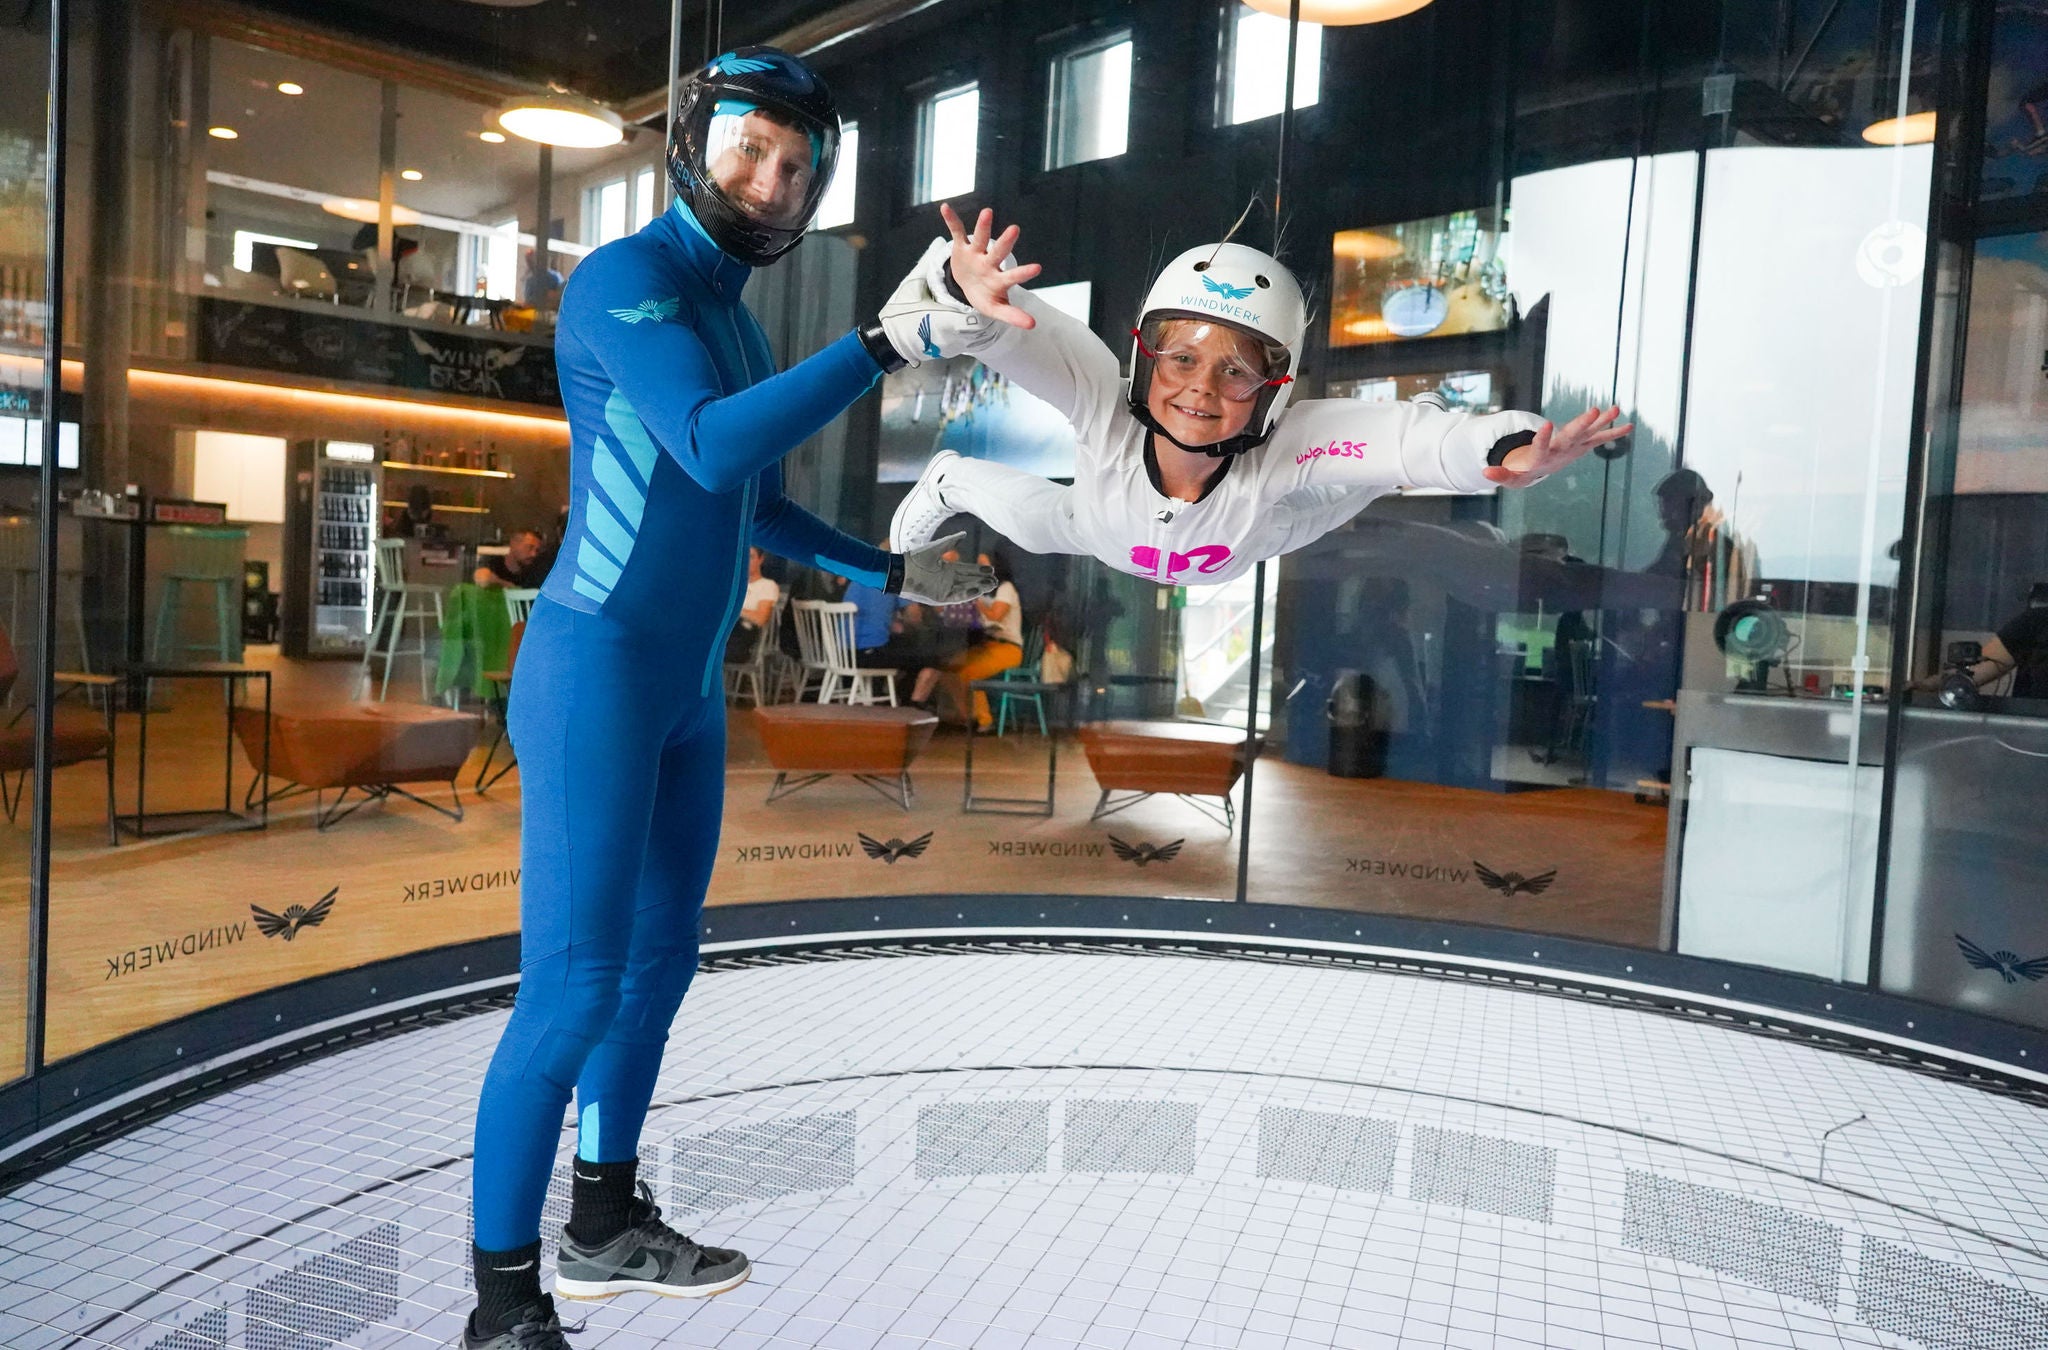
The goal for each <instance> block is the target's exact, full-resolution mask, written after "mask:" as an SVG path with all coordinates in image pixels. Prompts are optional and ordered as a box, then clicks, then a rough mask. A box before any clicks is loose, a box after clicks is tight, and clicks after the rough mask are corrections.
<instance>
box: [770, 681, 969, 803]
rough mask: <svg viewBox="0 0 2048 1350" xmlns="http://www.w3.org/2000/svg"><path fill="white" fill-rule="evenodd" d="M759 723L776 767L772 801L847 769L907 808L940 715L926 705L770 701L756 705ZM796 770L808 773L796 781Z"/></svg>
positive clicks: (771, 790)
mask: <svg viewBox="0 0 2048 1350" xmlns="http://www.w3.org/2000/svg"><path fill="white" fill-rule="evenodd" d="M754 725H755V726H757V727H759V728H760V730H761V748H762V750H763V751H765V752H766V753H767V755H768V762H769V764H771V765H773V766H774V768H775V782H774V783H773V784H772V785H771V786H770V787H769V789H768V800H769V801H771V802H774V801H780V800H781V799H782V798H784V797H787V796H789V795H790V794H791V793H792V792H798V791H801V790H802V789H804V788H806V787H809V786H810V785H811V784H813V783H815V782H818V781H819V780H821V779H824V778H828V777H830V776H831V775H833V774H835V773H843V774H848V775H851V776H852V777H853V778H854V779H856V780H857V781H859V782H862V783H865V784H867V785H868V786H869V787H871V788H873V789H874V790H875V791H877V792H879V793H881V794H882V795H883V796H885V797H887V798H889V799H890V800H891V801H894V802H895V803H896V804H897V805H898V806H900V807H902V808H903V809H904V810H906V811H908V810H909V809H910V799H911V797H912V796H913V795H914V789H912V787H911V785H910V766H911V764H912V763H913V762H915V761H916V759H917V757H918V756H919V755H921V754H923V753H924V748H925V747H926V746H927V745H930V744H931V742H932V732H933V731H935V730H937V728H938V725H939V719H938V718H936V717H934V716H932V714H930V713H928V712H926V711H924V710H923V709H922V708H882V707H867V706H859V705H855V706H849V705H847V704H844V703H771V704H769V705H768V706H767V707H765V708H756V709H754ZM791 774H801V775H804V776H803V777H800V778H798V779H796V780H795V781H794V782H792V781H791V780H790V775H791Z"/></svg>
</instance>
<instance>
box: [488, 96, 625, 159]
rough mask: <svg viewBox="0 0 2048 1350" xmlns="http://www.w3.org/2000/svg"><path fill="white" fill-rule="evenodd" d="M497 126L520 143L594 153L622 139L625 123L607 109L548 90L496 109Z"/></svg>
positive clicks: (514, 100) (583, 99) (580, 98)
mask: <svg viewBox="0 0 2048 1350" xmlns="http://www.w3.org/2000/svg"><path fill="white" fill-rule="evenodd" d="M498 125H499V126H501V127H503V128H505V130H507V131H509V132H511V133H512V134H513V135H514V136H517V137H519V138H520V139H522V140H528V141H535V142H538V143H539V144H541V145H557V146H561V147H563V148H565V149H572V150H597V149H602V148H603V147H605V146H607V145H617V144H618V143H619V142H620V141H622V140H624V139H625V138H626V124H625V122H624V121H623V120H621V119H620V117H619V115H618V114H617V113H615V112H613V111H612V110H611V109H610V108H606V107H602V106H600V105H599V104H597V103H596V102H594V101H592V100H590V99H587V98H583V97H581V96H580V95H577V94H571V93H566V92H564V91H561V90H557V89H551V90H549V91H548V92H547V93H545V94H529V95H527V96H525V97H522V98H515V99H513V100H512V101H511V102H510V103H508V104H506V105H505V106H504V107H503V108H501V109H499V110H498Z"/></svg>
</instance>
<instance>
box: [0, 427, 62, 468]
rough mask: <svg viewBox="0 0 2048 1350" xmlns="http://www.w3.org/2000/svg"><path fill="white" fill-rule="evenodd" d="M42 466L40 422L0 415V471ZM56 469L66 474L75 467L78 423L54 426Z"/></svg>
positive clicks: (41, 431) (41, 429)
mask: <svg viewBox="0 0 2048 1350" xmlns="http://www.w3.org/2000/svg"><path fill="white" fill-rule="evenodd" d="M42 463H43V419H42V418H40V417H11V416H7V415H5V414H0V469H13V468H31V469H35V468H41V467H42ZM57 467H58V468H60V469H63V470H65V471H67V472H69V471H71V470H74V469H76V468H77V467H78V423H76V422H60V423H58V424H57Z"/></svg>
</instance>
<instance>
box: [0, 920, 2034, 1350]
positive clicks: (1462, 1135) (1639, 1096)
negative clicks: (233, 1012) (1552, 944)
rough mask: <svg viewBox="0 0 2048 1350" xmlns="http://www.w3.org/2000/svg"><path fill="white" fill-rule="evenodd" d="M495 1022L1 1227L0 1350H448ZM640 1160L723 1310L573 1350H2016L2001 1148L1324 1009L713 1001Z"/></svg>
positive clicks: (1573, 1024) (1168, 976)
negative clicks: (749, 1266)
mask: <svg viewBox="0 0 2048 1350" xmlns="http://www.w3.org/2000/svg"><path fill="white" fill-rule="evenodd" d="M504 1017H505V1013H504V1012H503V1011H494V1012H487V1013H481V1014H477V1015H473V1016H469V1017H463V1018H456V1019H448V1020H444V1021H441V1022H437V1023H433V1024H429V1025H426V1026H423V1027H422V1028H420V1029H418V1030H415V1031H412V1032H408V1033H406V1034H404V1035H401V1036H396V1037H392V1038H389V1039H386V1040H382V1041H376V1042H372V1043H368V1044H363V1045H359V1046H356V1047H354V1048H351V1049H348V1050H344V1051H341V1052H339V1053H336V1054H333V1055H330V1056H328V1057H326V1058H323V1059H319V1060H317V1061H313V1062H309V1063H304V1064H300V1065H297V1066H295V1067H292V1068H290V1069H288V1070H285V1071H282V1072H279V1073H276V1074H274V1075H272V1076H270V1077H267V1078H264V1079H261V1080H259V1081H254V1082H250V1083H248V1084H245V1085H243V1086H241V1087H238V1088H236V1089H234V1090H232V1091H229V1092H226V1093H223V1094H221V1095H219V1096H216V1097H213V1098H210V1099H207V1100H205V1101H202V1102H198V1103H196V1104H194V1105H192V1106H190V1107H188V1108H186V1109H184V1110H181V1111H179V1112H177V1113H176V1114H174V1115H170V1116H167V1117H164V1118H162V1119H160V1120H157V1121H155V1122H153V1123H151V1124H148V1125H145V1126H143V1127H141V1128H139V1129H137V1130H135V1131H133V1132H132V1133H130V1134H127V1135H125V1136H123V1137H121V1138H119V1139H116V1140H113V1141H111V1142H109V1143H107V1144H105V1145H103V1146H101V1147H98V1148H96V1149H94V1150H93V1151H91V1152H89V1153H86V1154H82V1155H80V1156H79V1157H77V1158H75V1159H73V1160H72V1161H70V1162H68V1163H66V1164H64V1165H62V1166H60V1167H58V1168H57V1169H55V1170H53V1171H51V1172H49V1173H47V1174H45V1175H44V1176H42V1177H40V1178H38V1179H37V1180H35V1181H33V1182H30V1183H28V1184H27V1185H25V1186H23V1187H21V1188H19V1189H17V1190H16V1191H15V1192H13V1193H12V1194H10V1195H8V1196H6V1197H5V1198H4V1199H0V1278H4V1281H5V1284H6V1287H7V1289H8V1291H9V1297H8V1298H7V1299H6V1300H5V1304H4V1306H0V1344H4V1345H6V1346H8V1347H15V1348H18V1350H53V1348H55V1347H74V1346H78V1347H84V1346H93V1347H99V1346H119V1347H126V1348H132V1350H213V1348H214V1347H221V1346H233V1347H238V1348H244V1350H313V1348H314V1347H322V1346H329V1345H345V1346H351V1347H362V1348H363V1350H369V1348H371V1347H394V1348H395V1347H427V1346H439V1345H447V1344H450V1343H453V1342H455V1341H456V1339H457V1337H458V1333H459V1327H460V1319H461V1316H462V1314H463V1312H464V1311H466V1309H467V1308H468V1306H469V1303H470V1299H471V1295H470V1291H469V1289H468V1273H467V1267H466V1259H467V1252H468V1245H467V1244H468V1236H469V1230H468V1190H469V1180H470V1178H469V1148H470V1126H471V1118H472V1113H473V1110H474V1106H475V1095H476V1089H477V1085H478V1083H479V1082H480V1080H481V1077H482V1074H483V1070H484V1067H485V1064H486V1063H487V1061H488V1059H489V1056H490V1053H491V1049H492V1047H493V1045H494V1044H495V1041H496V1037H497V1034H498V1032H499V1030H500V1029H501V1028H502V1026H503V1023H504ZM1851 1122H1853V1123H1851ZM566 1124H567V1122H566V1121H565V1125H566ZM1830 1131H1833V1133H1832V1134H1830V1133H1829V1132H1830ZM1824 1137H1825V1138H1826V1149H1825V1159H1824V1161H1823V1158H1822V1141H1823V1138H1824ZM572 1145H573V1136H572V1135H571V1134H570V1133H569V1132H568V1131H567V1130H566V1129H565V1132H564V1134H563V1136H562V1144H561V1150H562V1151H561V1157H560V1165H558V1168H557V1174H556V1183H555V1186H554V1187H553V1188H552V1189H551V1192H550V1201H549V1213H548V1217H547V1219H546V1220H545V1221H544V1229H543V1236H544V1245H545V1246H546V1247H547V1248H548V1250H547V1251H546V1252H545V1258H546V1260H548V1261H551V1260H552V1243H551V1242H548V1241H546V1240H547V1239H551V1238H552V1237H553V1236H554V1235H555V1234H556V1232H558V1230H559V1225H560V1223H561V1221H562V1219H563V1218H564V1217H565V1216H566V1171H565V1166H566V1160H567V1156H568V1151H569V1149H570V1148H571V1147H572ZM641 1156H642V1159H643V1163H642V1175H643V1176H644V1177H645V1178H647V1179H648V1180H649V1181H650V1182H652V1183H653V1185H654V1187H655V1190H656V1194H657V1197H658V1198H659V1199H660V1201H661V1203H662V1204H663V1206H664V1207H665V1208H666V1209H667V1211H668V1216H669V1218H670V1219H671V1220H672V1221H674V1222H675V1223H676V1225H677V1226H678V1227H680V1228H683V1229H684V1230H685V1231H689V1232H692V1233H694V1234H696V1235H698V1236H699V1237H701V1238H702V1239H703V1240H705V1241H707V1242H712V1243H716V1244H718V1245H727V1246H737V1247H739V1248H741V1249H743V1250H745V1251H747V1252H748V1253H749V1254H750V1255H751V1256H752V1257H753V1258H754V1261H755V1272H754V1276H753V1278H752V1279H751V1280H750V1281H749V1282H748V1283H746V1284H744V1285H742V1286H740V1287H739V1288H738V1289H736V1290H733V1291H732V1292H730V1293H728V1294H724V1295H721V1296H719V1297H717V1298H714V1299H710V1300H705V1301H681V1300H676V1301H670V1300H663V1299H657V1298H649V1297H644V1296H638V1295H625V1296H621V1297H620V1298H618V1299H615V1300H612V1301H611V1302H608V1303H601V1304H571V1303H566V1302H565V1303H563V1304H562V1308H563V1311H564V1313H565V1316H567V1317H568V1318H571V1319H574V1318H578V1317H587V1319H588V1321H587V1326H586V1327H585V1329H584V1331H583V1332H582V1333H581V1334H580V1335H578V1336H576V1337H574V1338H573V1340H572V1344H574V1345H575V1346H577V1347H578V1350H590V1348H591V1347H606V1348H607V1350H629V1348H631V1347H641V1346H657V1345H674V1346H718V1347H748V1348H750V1350H751V1348H753V1347H797V1346H831V1347H846V1348H849V1350H865V1348H867V1347H891V1348H892V1350H895V1348H899V1347H900V1348H907V1347H975V1348H976V1350H999V1348H1001V1347H1022V1346H1033V1347H1036V1346H1045V1347H1056V1346H1076V1347H1102V1348H1103V1350H1135V1348H1137V1347H1172V1346H1205V1347H1209V1346H1213V1347H1244V1348H1246V1350H1250V1348H1252V1347H1261V1348H1262V1347H1289V1348H1291V1347H1346V1348H1347V1350H1349V1348H1350V1347H1361V1346H1375V1347H1377V1346H1389V1347H1392V1346H1403V1347H1406V1346H1417V1347H1419V1346H1444V1347H1452V1346H1457V1347H1464V1346H1471V1347H1481V1346H1496V1345H1499V1346H1592V1345H1603V1346H1683V1347H1709V1346H1712V1347H1750V1346H1760V1347H1761V1346H1786V1347H1791V1346H1796V1347H1800V1348H1801V1350H1806V1348H1807V1347H1817V1346H1838V1345H1839V1346H1930V1347H1944V1348H1945V1347H1957V1348H1958V1350H1961V1348H1962V1347H1969V1350H2004V1348H2005V1347H2031V1346H2048V1256H2044V1255H2043V1252H2044V1250H2048V1207H2044V1200H2048V1184H2044V1183H2048V1176H2044V1173H2048V1116H2044V1115H2043V1113H2042V1112H2041V1110H2040V1109H2039V1108H2037V1107H2035V1106H2033V1105H2031V1104H2029V1103H2027V1102H2025V1101H2022V1100H2017V1099H2013V1098H2008V1097H2004V1096H2000V1095H1997V1094H1994V1093H1990V1092H1985V1091H1982V1090H1979V1089H1976V1088H1972V1087H1970V1086H1968V1085H1964V1084H1959V1083H1956V1082H1951V1081H1947V1080H1943V1079H1938V1078H1933V1077H1928V1076H1924V1075H1919V1074H1914V1073H1910V1072H1907V1071H1904V1070H1901V1069H1898V1068H1895V1067H1891V1066H1887V1065H1884V1064H1881V1063H1876V1062H1872V1061H1868V1060H1864V1059H1859V1058H1856V1057H1853V1056H1850V1055H1845V1054H1841V1053H1837V1052H1832V1051H1828V1050H1825V1049H1821V1048H1817V1047H1814V1046H1810V1045H1805V1044H1801V1043H1798V1042H1792V1041H1784V1040H1775V1039H1770V1038H1767V1037H1762V1036H1756V1035H1751V1034H1748V1033H1744V1032H1741V1031H1737V1030H1732V1029H1730V1028H1727V1027H1723V1026H1719V1025H1715V1024H1712V1023H1708V1022H1700V1021H1691V1020H1686V1019H1680V1018H1674V1017H1669V1016H1662V1015H1657V1014H1652V1013H1645V1012H1642V1011H1638V1010H1633V1009H1629V1008H1623V1007H1614V1006H1606V1005H1600V1004H1594V1003H1588V1002H1581V1001H1574V1000H1569V999H1562V998H1556V997H1549V996H1545V995H1541V994H1536V993H1531V992H1525V991H1518V990H1514V989H1506V988H1498V987H1489V986H1480V985H1465V984H1459V983H1453V982H1449V981H1440V980H1431V979H1425V978H1418V977H1414V976H1407V975H1400V974H1392V973H1385V972H1379V971H1372V970H1366V969H1357V968H1347V967H1342V966H1315V965H1289V964H1275V963H1271V962H1264V961H1249V960H1229V959H1216V958H1213V957H1195V956H1183V955H1161V954H1138V953H1125V952H1117V953H1111V952H1102V953H1083V952H1071V951H1069V952H1045V953H1031V952H1026V951H1016V952H986V951H984V952H970V953H954V954H926V955H906V956H903V957H901V958H900V959H868V960H837V961H829V960H827V961H802V962H790V963H780V964H777V963H770V964H759V965H752V966H744V967H740V968H731V969H713V970H709V971H706V972H705V973H704V974H702V975H700V976H699V978H698V981H697V985H696V987H695V989H693V991H692V992H691V995H690V997H689V999H688V1001H686V1003H685V1004H684V1008H683V1012H682V1015H681V1017H680V1018H679V1020H678V1022H677V1024H676V1027H675V1030H674V1032H673V1034H672V1035H671V1038H670V1043H669V1052H668V1062H667V1064H666V1066H665V1068H664V1071H663V1076H662V1079H661V1081H660V1083H659V1085H658V1087H657V1092H656V1099H655V1106H654V1110H653V1112H652V1114H651V1115H650V1117H649V1120H648V1125H647V1129H646V1131H645V1135H644V1138H643V1144H642V1152H641Z"/></svg>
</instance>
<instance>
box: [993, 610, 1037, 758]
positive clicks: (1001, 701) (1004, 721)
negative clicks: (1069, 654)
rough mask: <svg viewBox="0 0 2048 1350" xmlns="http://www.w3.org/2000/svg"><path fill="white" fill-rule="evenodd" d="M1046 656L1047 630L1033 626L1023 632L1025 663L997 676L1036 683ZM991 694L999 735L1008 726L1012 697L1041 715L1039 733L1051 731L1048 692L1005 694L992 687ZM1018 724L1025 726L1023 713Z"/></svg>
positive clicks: (1002, 679)
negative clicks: (1047, 724) (1047, 723)
mask: <svg viewBox="0 0 2048 1350" xmlns="http://www.w3.org/2000/svg"><path fill="white" fill-rule="evenodd" d="M1044 658H1045V629H1044V627H1043V626H1039V627H1035V628H1033V629H1031V630H1030V631H1029V632H1028V633H1026V634H1025V635H1024V663H1023V664H1022V665H1016V666H1011V667H1010V668H1009V669H1008V670H1006V671H1004V672H1003V673H1002V674H1000V675H998V676H996V679H998V680H1000V681H1003V682H1006V683H1007V682H1010V681H1015V682H1017V683H1019V684H1031V683H1036V682H1037V681H1038V680H1039V679H1040V678H1041V677H1040V675H1039V673H1038V667H1039V663H1040V662H1041V661H1042V660H1044ZM988 696H989V697H990V698H992V699H994V700H996V735H998V736H1000V735H1002V734H1003V732H1004V731H1005V730H1007V729H1008V727H1009V724H1010V703H1011V701H1012V700H1015V701H1016V702H1018V703H1029V704H1030V705H1031V708H1032V711H1033V712H1035V713H1037V714H1038V734H1039V735H1041V736H1046V735H1050V734H1051V733H1050V732H1048V731H1047V730H1046V728H1045V695H1043V694H1038V693H1030V694H1027V693H1023V692H1021V691H1020V692H1018V693H1015V694H1006V693H1003V692H1002V691H1000V690H996V689H991V690H989V691H988ZM1017 725H1018V726H1019V727H1021V726H1023V725H1024V718H1023V716H1022V715H1021V714H1020V715H1019V716H1018V718H1017Z"/></svg>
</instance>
